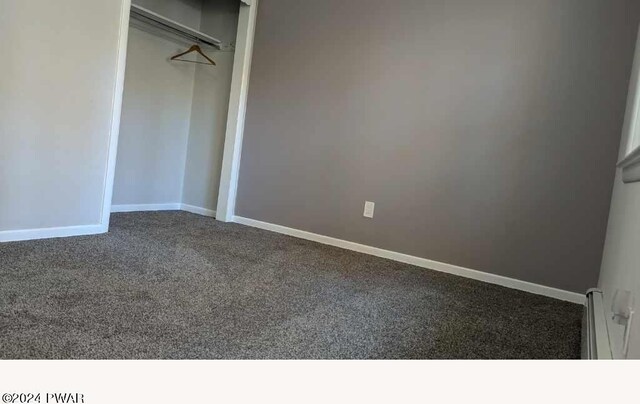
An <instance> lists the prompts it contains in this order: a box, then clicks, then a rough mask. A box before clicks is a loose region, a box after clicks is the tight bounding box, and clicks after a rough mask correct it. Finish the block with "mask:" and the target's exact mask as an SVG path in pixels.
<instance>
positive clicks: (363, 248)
mask: <svg viewBox="0 0 640 404" xmlns="http://www.w3.org/2000/svg"><path fill="white" fill-rule="evenodd" d="M233 221H234V222H236V223H239V224H243V225H246V226H251V227H257V228H260V229H264V230H269V231H273V232H276V233H282V234H286V235H289V236H293V237H297V238H302V239H305V240H311V241H316V242H318V243H322V244H327V245H331V246H334V247H340V248H344V249H346V250H353V251H357V252H360V253H364V254H369V255H375V256H376V257H382V258H387V259H390V260H393V261H398V262H403V263H405V264H411V265H415V266H417V267H421V268H427V269H432V270H434V271H440V272H446V273H449V274H453V275H458V276H462V277H465V278H471V279H475V280H478V281H482V282H486V283H492V284H495V285H500V286H505V287H507V288H511V289H517V290H522V291H525V292H529V293H534V294H536V295H543V296H548V297H552V298H555V299H559V300H564V301H568V302H572V303H579V304H583V303H584V301H585V295H582V294H580V293H575V292H569V291H566V290H562V289H556V288H552V287H548V286H543V285H538V284H535V283H531V282H525V281H521V280H518V279H512V278H507V277H506V276H500V275H494V274H490V273H487V272H481V271H476V270H474V269H469V268H464V267H459V266H457V265H451V264H446V263H443V262H438V261H433V260H429V259H426V258H420V257H415V256H412V255H407V254H402V253H398V252H394V251H389V250H383V249H381V248H376V247H371V246H367V245H363V244H358V243H354V242H351V241H345V240H340V239H337V238H333V237H328V236H323V235H320V234H315V233H310V232H307V231H303V230H297V229H292V228H289V227H285V226H280V225H277V224H271V223H267V222H261V221H259V220H254V219H248V218H246V217H240V216H234V217H233Z"/></svg>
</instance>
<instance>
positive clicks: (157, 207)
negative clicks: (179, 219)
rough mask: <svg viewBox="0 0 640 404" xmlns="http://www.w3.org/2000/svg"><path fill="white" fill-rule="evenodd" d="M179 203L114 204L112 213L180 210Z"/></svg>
mask: <svg viewBox="0 0 640 404" xmlns="http://www.w3.org/2000/svg"><path fill="white" fill-rule="evenodd" d="M180 205H181V204H179V203H152V204H140V205H112V206H111V212H112V213H124V212H155V211H161V210H180Z"/></svg>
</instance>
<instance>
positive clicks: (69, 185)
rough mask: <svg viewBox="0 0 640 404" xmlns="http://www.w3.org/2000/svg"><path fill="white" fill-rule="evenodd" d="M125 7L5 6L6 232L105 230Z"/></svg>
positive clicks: (1, 161) (0, 115) (1, 19)
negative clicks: (104, 206)
mask: <svg viewBox="0 0 640 404" xmlns="http://www.w3.org/2000/svg"><path fill="white" fill-rule="evenodd" d="M120 7H121V2H120V1H110V0H66V1H65V2H64V4H60V2H53V1H50V0H30V1H19V0H2V1H0V53H1V54H2V65H1V66H0V231H2V230H18V229H38V228H49V227H66V226H79V225H96V224H98V223H100V220H101V211H102V198H103V193H104V188H105V173H106V164H107V153H108V142H109V133H110V130H111V118H112V115H111V111H112V106H113V98H114V88H115V75H116V61H117V53H118V34H119V25H120V24H119V21H120ZM89 33H90V34H89Z"/></svg>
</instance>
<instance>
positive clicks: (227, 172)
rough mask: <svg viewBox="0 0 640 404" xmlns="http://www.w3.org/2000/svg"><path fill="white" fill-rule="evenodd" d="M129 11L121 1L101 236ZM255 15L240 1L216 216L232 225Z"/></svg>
mask: <svg viewBox="0 0 640 404" xmlns="http://www.w3.org/2000/svg"><path fill="white" fill-rule="evenodd" d="M130 10H131V0H122V10H121V15H120V33H119V38H118V56H117V65H116V83H115V90H114V97H113V107H112V118H111V131H110V134H109V151H108V155H107V169H106V173H105V189H104V192H103V203H102V214H101V227H102V230H103V231H104V232H106V231H108V230H109V218H110V216H111V203H112V198H113V184H114V179H115V172H116V155H117V153H118V137H119V135H120V117H121V114H122V97H123V93H124V78H125V71H126V65H127V42H128V37H129V15H130ZM257 14H258V0H241V3H240V15H239V18H238V33H237V37H236V51H235V56H234V62H233V75H232V78H231V94H230V98H229V112H228V114H227V129H226V134H225V143H224V153H223V157H222V173H221V177H220V188H219V193H218V206H217V215H216V218H217V219H218V220H221V221H224V222H228V221H231V220H232V219H233V216H234V213H235V204H236V190H237V188H238V171H239V169H240V155H241V151H242V136H243V132H244V119H245V112H246V107H247V94H248V90H249V73H250V70H251V58H252V54H253V39H254V33H255V27H256V17H257Z"/></svg>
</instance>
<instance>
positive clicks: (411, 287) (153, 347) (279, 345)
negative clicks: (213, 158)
mask: <svg viewBox="0 0 640 404" xmlns="http://www.w3.org/2000/svg"><path fill="white" fill-rule="evenodd" d="M581 313H582V308H581V306H579V305H575V304H570V303H564V302H560V301H557V300H553V299H549V298H545V297H541V296H536V295H532V294H528V293H524V292H519V291H514V290H510V289H506V288H502V287H499V286H494V285H488V284H485V283H481V282H477V281H473V280H469V279H464V278H459V277H455V276H452V275H447V274H443V273H438V272H434V271H429V270H425V269H421V268H416V267H413V266H410V265H405V264H400V263H397V262H393V261H389V260H385V259H381V258H376V257H372V256H368V255H363V254H359V253H355V252H351V251H345V250H342V249H339V248H334V247H328V246H325V245H322V244H317V243H313V242H310V241H305V240H299V239H296V238H292V237H288V236H284V235H280V234H276V233H271V232H267V231H263V230H258V229H253V228H250V227H245V226H241V225H238V224H226V223H220V222H216V221H215V220H213V219H210V218H204V217H200V216H196V215H192V214H189V213H184V212H162V213H127V214H115V215H113V216H112V225H111V231H110V232H109V233H108V234H105V235H100V236H87V237H75V238H66V239H53V240H39V241H29V242H19V243H5V244H0V358H5V359H9V358H25V359H26V358H51V359H59V358H90V359H116V358H117V359H133V358H577V357H578V356H579V353H580V349H579V342H580V318H581Z"/></svg>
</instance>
